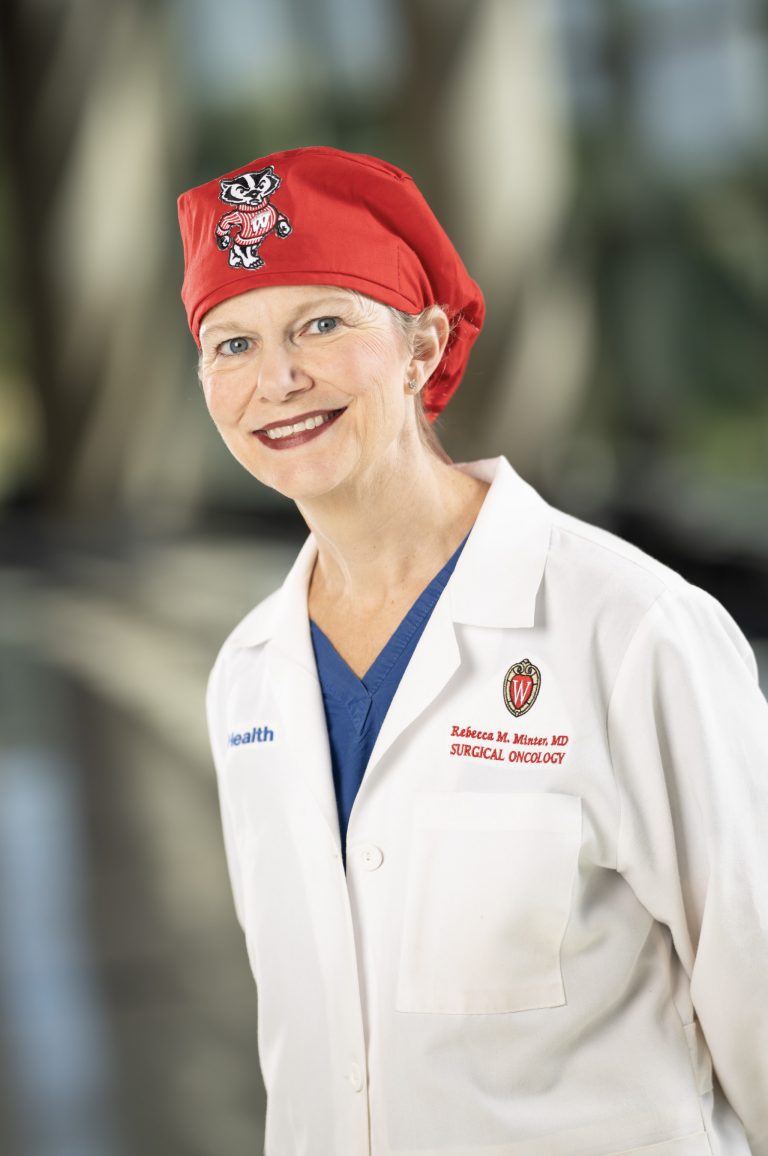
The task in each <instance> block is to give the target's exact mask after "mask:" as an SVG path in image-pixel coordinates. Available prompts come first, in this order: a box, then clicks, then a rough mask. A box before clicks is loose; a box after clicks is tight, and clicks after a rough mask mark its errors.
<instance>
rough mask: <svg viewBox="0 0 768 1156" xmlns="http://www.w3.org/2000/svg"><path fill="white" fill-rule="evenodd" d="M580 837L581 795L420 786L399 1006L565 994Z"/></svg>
mask: <svg viewBox="0 0 768 1156" xmlns="http://www.w3.org/2000/svg"><path fill="white" fill-rule="evenodd" d="M580 846H581V799H580V798H579V797H577V796H575V795H560V794H529V793H525V794H517V793H485V792H475V791H458V792H453V793H448V794H443V793H431V792H428V793H427V792H424V793H420V794H417V795H416V796H415V799H414V814H413V832H412V843H411V852H410V861H409V865H408V882H407V890H406V899H405V911H404V922H403V937H402V943H401V954H400V966H399V973H398V984H397V997H396V1009H397V1010H398V1011H403V1012H438V1013H445V1014H451V1013H452V1014H457V1015H467V1014H472V1013H475V1014H480V1013H488V1012H515V1011H525V1010H528V1009H533V1008H547V1007H558V1006H559V1005H561V1004H564V1003H565V1002H566V997H565V991H564V988H563V979H562V975H561V971H560V946H561V943H562V940H563V936H564V934H565V928H566V925H567V922H568V915H569V911H570V905H571V892H572V889H573V881H574V877H575V874H576V868H577V863H578V858H579V848H580Z"/></svg>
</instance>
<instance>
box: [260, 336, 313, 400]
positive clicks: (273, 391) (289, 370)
mask: <svg viewBox="0 0 768 1156" xmlns="http://www.w3.org/2000/svg"><path fill="white" fill-rule="evenodd" d="M255 372H256V381H255V383H254V384H255V392H256V395H257V396H258V397H261V398H263V400H264V401H272V402H279V401H284V400H285V398H286V397H289V396H290V395H291V394H292V393H301V392H303V391H304V390H305V389H308V388H309V386H310V385H311V384H312V380H311V378H310V377H309V375H308V374H307V373H306V372H305V371H304V370H303V369H302V367H301V365H300V364H299V362H298V361H297V359H296V357H295V355H294V354H293V353H291V351H290V350H287V349H285V347H284V346H282V345H270V346H268V345H266V344H265V345H263V346H262V348H261V350H260V351H259V355H258V358H257V360H256V365H255Z"/></svg>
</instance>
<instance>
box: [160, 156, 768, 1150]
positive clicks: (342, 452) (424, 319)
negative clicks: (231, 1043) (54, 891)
mask: <svg viewBox="0 0 768 1156" xmlns="http://www.w3.org/2000/svg"><path fill="white" fill-rule="evenodd" d="M180 221H181V229H182V235H183V239H184V247H185V258H186V275H185V283H184V290H183V298H184V302H185V305H186V308H187V313H188V317H189V323H190V327H191V329H192V332H193V334H194V336H195V338H196V340H197V341H198V344H199V346H200V376H201V381H202V384H203V390H204V394H205V398H206V402H207V405H208V408H209V411H210V413H211V417H212V418H213V421H214V422H215V424H216V426H217V428H218V430H219V432H220V433H221V436H222V437H223V439H224V441H225V443H226V444H227V446H228V448H229V450H230V451H231V452H232V454H233V455H234V456H235V458H236V459H237V460H238V461H239V462H240V463H241V465H243V466H244V468H245V469H246V470H248V471H249V472H250V473H251V474H253V475H254V476H255V477H256V478H258V479H259V480H260V481H262V482H264V483H265V484H267V485H269V486H272V487H273V488H274V489H276V490H278V491H279V492H280V493H282V494H284V495H287V496H288V497H290V498H292V499H293V500H294V501H295V502H296V505H297V506H298V508H299V510H300V512H301V514H302V516H303V517H304V519H305V521H306V522H307V525H308V527H309V529H310V531H311V532H310V535H309V537H308V539H307V541H306V543H305V545H304V547H303V548H302V550H301V552H300V554H299V556H298V559H297V561H296V563H295V565H294V566H293V568H292V570H291V572H290V573H289V575H288V577H287V579H286V581H285V583H284V584H283V586H282V587H281V588H280V589H279V590H278V591H276V592H275V593H274V594H273V595H271V596H270V597H269V598H267V599H266V600H265V601H263V602H262V603H261V604H260V605H258V606H257V607H256V608H255V609H254V610H253V611H251V613H250V614H248V615H247V616H246V617H245V618H244V619H243V621H242V622H241V623H240V624H239V625H238V626H237V627H236V628H235V630H234V631H233V632H232V634H231V635H230V637H229V638H228V639H227V640H226V642H225V643H224V645H223V647H222V649H221V652H220V654H219V656H218V658H217V660H216V663H215V665H214V668H213V671H212V673H211V678H210V683H209V689H208V700H207V701H208V722H209V730H210V737H211V745H212V749H213V754H214V759H215V763H216V769H217V777H218V784H219V791H220V800H221V809H222V821H223V830H224V837H225V846H226V851H227V858H228V864H229V870H230V876H231V882H232V888H233V893H234V899H235V906H236V911H237V915H238V918H239V921H240V923H241V925H242V927H243V930H244V932H245V936H246V943H247V949H248V953H249V958H250V962H251V966H252V969H253V974H254V977H255V980H256V983H257V985H258V993H259V1040H260V1044H259V1050H260V1058H261V1065H262V1071H263V1074H264V1080H265V1084H266V1088H267V1095H268V1106H267V1123H266V1152H267V1154H268V1156H297V1154H307V1156H362V1154H364V1153H372V1154H375V1156H390V1154H392V1156H394V1154H395V1153H397V1154H399V1156H405V1154H408V1156H416V1154H417V1153H418V1154H420V1156H437V1154H438V1153H450V1154H451V1156H481V1154H484V1153H488V1154H489V1156H491V1154H492V1156H575V1154H583V1156H608V1154H616V1153H624V1154H626V1153H630V1152H632V1153H638V1152H645V1151H646V1150H647V1151H648V1156H704V1154H705V1153H706V1154H708V1156H712V1154H715V1156H718V1154H724V1156H746V1154H748V1153H750V1152H752V1153H753V1154H758V1156H768V966H766V965H767V962H768V951H767V949H766V940H767V939H768V896H767V895H766V881H768V850H767V849H766V848H767V847H768V842H767V841H766V839H765V837H764V831H765V824H766V820H767V819H768V804H767V797H768V792H767V790H766V775H765V770H766V753H767V752H768V709H767V708H766V704H765V701H764V699H763V698H762V696H761V694H760V692H759V690H758V688H757V682H756V669H755V662H754V657H753V655H752V652H751V650H750V648H749V646H748V644H747V642H746V640H745V639H744V637H743V635H742V634H741V633H740V631H739V629H738V627H737V626H736V625H735V623H734V622H733V620H732V619H731V618H730V617H729V616H728V614H727V613H726V612H725V611H724V610H723V608H722V607H721V606H720V605H719V604H718V603H717V602H716V601H715V600H714V599H713V598H711V597H710V596H709V595H708V594H706V593H705V592H704V591H702V590H700V589H698V588H696V587H693V586H691V585H690V584H688V583H687V582H686V581H684V580H683V579H682V578H681V577H680V576H679V575H677V574H675V573H674V572H673V571H671V570H669V569H668V568H666V567H665V566H662V565H661V564H660V563H658V562H656V561H655V560H654V559H652V558H650V557H648V556H647V555H645V554H643V553H642V552H640V551H639V550H637V549H635V548H634V547H632V546H630V545H629V544H627V543H626V542H623V541H622V540H621V539H619V538H616V537H614V536H613V535H611V534H608V533H606V532H604V531H601V530H599V529H597V528H595V527H592V526H589V525H587V524H585V523H583V522H580V521H578V520H577V519H575V518H572V517H569V516H568V515H566V514H564V513H561V512H560V511H558V510H556V509H553V508H552V507H550V506H549V505H548V504H546V503H545V502H544V501H543V500H542V499H541V498H540V497H539V495H538V494H536V493H535V491H534V490H533V489H532V488H531V487H530V486H529V485H527V484H526V483H525V482H524V481H523V480H522V479H521V478H520V477H518V475H517V474H516V473H515V472H514V470H513V469H512V467H511V466H510V465H509V463H508V462H507V461H506V459H505V458H503V457H498V458H495V459H489V460H485V461H479V462H472V463H467V464H463V465H457V464H455V463H453V462H451V461H450V460H449V459H448V458H447V456H446V455H445V454H444V452H443V451H442V450H441V449H440V447H439V443H438V442H437V440H436V438H435V436H434V433H433V431H432V428H431V425H430V422H431V421H432V420H434V418H435V417H436V416H437V414H438V413H440V411H441V410H442V408H443V407H444V406H445V404H446V403H447V401H448V400H449V398H450V396H451V395H452V393H453V392H454V390H455V389H456V388H457V386H458V385H459V383H460V380H461V377H462V373H463V371H464V368H465V366H466V363H467V359H468V356H469V351H470V346H471V344H472V341H473V340H474V338H475V337H476V335H477V333H478V331H479V329H480V326H481V324H482V320H483V302H482V296H481V294H480V291H479V289H478V288H477V286H476V285H475V284H474V282H473V281H472V280H471V279H470V277H469V276H468V274H467V272H466V270H465V268H464V266H463V265H462V263H461V261H460V259H459V257H458V255H457V254H456V252H455V250H454V249H453V247H452V245H451V243H450V241H449V240H448V238H447V237H446V235H445V233H444V232H443V230H442V229H441V227H440V225H439V224H438V223H437V221H436V220H435V218H434V216H433V215H432V213H431V211H430V209H429V208H428V206H427V204H426V202H425V201H424V199H423V198H422V197H421V195H420V193H419V192H418V190H417V189H416V187H415V185H414V184H413V182H412V181H411V179H410V178H409V177H408V176H407V175H406V174H405V173H403V172H401V171H400V170H399V169H396V168H394V167H393V166H392V165H389V164H386V163H385V162H383V161H380V160H377V159H375V158H373V157H367V156H360V155H355V154H349V153H344V152H340V151H338V150H335V149H330V148H307V149H297V150H293V151H290V152H283V153H277V154H274V155H273V156H269V157H265V158H263V159H261V160H258V161H255V162H254V163H253V164H251V165H248V166H246V167H245V168H243V169H240V170H237V171H236V172H234V173H231V174H228V175H227V176H226V177H223V178H221V179H220V180H216V181H211V182H209V183H208V184H205V185H202V186H200V187H198V188H196V189H192V190H191V191H189V192H187V193H185V194H183V195H182V197H181V198H180Z"/></svg>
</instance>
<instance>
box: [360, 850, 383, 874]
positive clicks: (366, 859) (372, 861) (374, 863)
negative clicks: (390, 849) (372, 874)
mask: <svg viewBox="0 0 768 1156" xmlns="http://www.w3.org/2000/svg"><path fill="white" fill-rule="evenodd" d="M383 859H384V852H383V851H382V849H381V847H377V846H376V844H375V843H366V844H365V846H364V847H361V848H360V862H361V863H362V865H363V867H367V869H368V870H369V871H375V870H376V868H377V867H381V864H382V862H383Z"/></svg>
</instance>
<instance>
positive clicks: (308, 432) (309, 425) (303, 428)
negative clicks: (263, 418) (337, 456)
mask: <svg viewBox="0 0 768 1156" xmlns="http://www.w3.org/2000/svg"><path fill="white" fill-rule="evenodd" d="M343 413H344V410H343V409H325V410H316V411H315V412H314V413H309V414H305V415H304V416H303V417H301V418H300V419H299V420H298V421H295V422H292V423H287V422H286V423H280V422H276V421H275V422H271V423H270V424H269V425H265V426H262V428H261V429H257V430H254V431H253V432H254V434H255V435H256V437H257V438H258V439H259V441H260V442H261V443H262V444H263V445H268V446H269V447H270V448H271V449H290V448H292V447H293V446H298V445H303V444H304V442H306V441H310V440H311V439H312V438H315V437H318V436H319V434H320V433H321V432H322V431H323V430H324V429H325V427H326V426H329V425H332V424H333V423H334V422H335V421H336V420H337V419H338V418H339V417H341V415H342V414H343Z"/></svg>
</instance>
